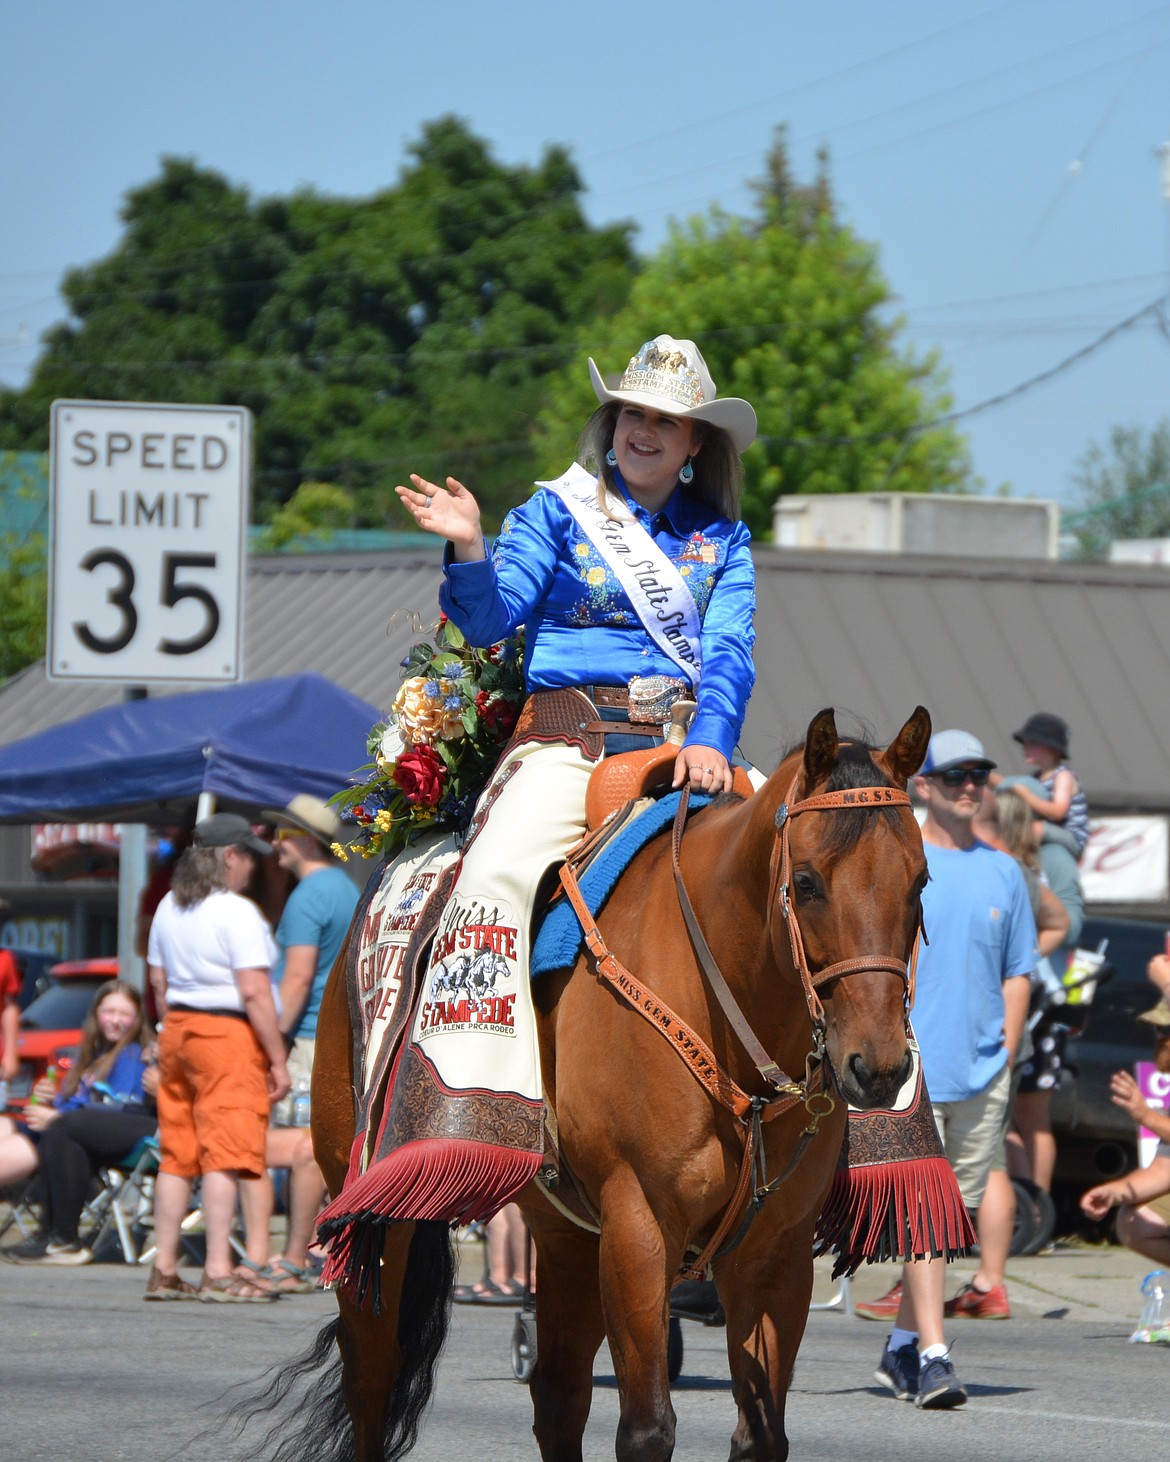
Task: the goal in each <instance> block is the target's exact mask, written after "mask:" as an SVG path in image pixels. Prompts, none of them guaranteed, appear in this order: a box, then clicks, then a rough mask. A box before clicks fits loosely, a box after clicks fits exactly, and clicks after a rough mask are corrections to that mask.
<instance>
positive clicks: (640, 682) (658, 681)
mask: <svg viewBox="0 0 1170 1462" xmlns="http://www.w3.org/2000/svg"><path fill="white" fill-rule="evenodd" d="M686 689H687V687H686V683H685V682H684V681H682V680H676V679H675V678H674V677H673V676H671V675H635V676H634V678H633V679H632V680H631V681H630V686H629V710H628V712H627V714H628V716H629V718H630V720H631V722H634V723H637V724H642V723H646V724H650V723H656V724H657V725H659V726H661V725H663V724H664V723H665V722H666V721H668V720H669V719H670V708H671V707H672V706H673V705H674V703H675V701H676V700H678V699H679V697H680V696H682V695H685V693H686Z"/></svg>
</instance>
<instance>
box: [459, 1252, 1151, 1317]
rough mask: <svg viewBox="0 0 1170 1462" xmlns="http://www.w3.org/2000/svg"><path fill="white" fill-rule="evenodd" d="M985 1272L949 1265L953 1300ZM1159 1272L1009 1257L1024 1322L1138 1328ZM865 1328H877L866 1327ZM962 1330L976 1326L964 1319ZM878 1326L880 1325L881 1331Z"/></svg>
mask: <svg viewBox="0 0 1170 1462" xmlns="http://www.w3.org/2000/svg"><path fill="white" fill-rule="evenodd" d="M483 1264H484V1249H483V1245H482V1243H480V1242H478V1241H477V1240H475V1239H468V1238H465V1237H461V1238H460V1242H459V1276H458V1277H459V1279H460V1281H461V1282H462V1283H464V1284H469V1283H471V1282H473V1281H474V1280H476V1279H478V1278H479V1277H480V1275H481V1274H482V1273H483ZM978 1267H979V1261H978V1259H957V1260H955V1262H954V1263H953V1264H951V1265H949V1266H948V1275H947V1296H948V1298H949V1297H950V1296H951V1295H953V1294H954V1293H955V1291H956V1290H957V1289H958V1288H959V1286H960V1285H961V1284H963V1283H964V1282H965V1281H966V1280H968V1279H970V1278H971V1276H972V1275H973V1274H974V1273H975V1271H976V1269H978ZM1156 1267H1157V1266H1156V1265H1154V1264H1152V1263H1151V1262H1150V1261H1149V1260H1148V1259H1143V1258H1142V1257H1141V1255H1140V1254H1133V1253H1131V1252H1130V1251H1129V1250H1128V1249H1123V1248H1119V1247H1117V1246H1115V1245H1107V1244H1101V1245H1089V1244H1083V1243H1081V1242H1079V1241H1078V1240H1074V1239H1068V1240H1058V1241H1057V1243H1056V1245H1055V1247H1054V1248H1053V1250H1052V1252H1051V1253H1048V1254H1033V1255H1029V1256H1027V1257H1025V1258H1019V1259H1009V1260H1008V1266H1007V1288H1008V1299H1009V1300H1010V1301H1011V1306H1012V1311H1013V1314H1016V1315H1018V1316H1019V1317H1020V1318H1021V1319H1033V1320H1036V1319H1041V1318H1045V1319H1064V1320H1080V1321H1087V1322H1089V1323H1096V1324H1102V1325H1126V1326H1129V1327H1130V1328H1132V1327H1133V1326H1134V1325H1136V1324H1137V1319H1138V1316H1139V1315H1140V1314H1141V1310H1142V1303H1143V1300H1142V1295H1141V1282H1142V1280H1143V1279H1144V1278H1145V1277H1146V1275H1147V1274H1149V1273H1150V1271H1151V1270H1153V1269H1154V1268H1156ZM832 1269H833V1265H832V1261H831V1260H829V1259H817V1260H816V1261H815V1262H814V1265H813V1271H814V1274H815V1282H814V1285H813V1302H814V1304H817V1303H820V1304H823V1303H825V1302H826V1301H828V1300H830V1299H832V1297H833V1295H834V1293H835V1292H836V1289H837V1286H836V1284H834V1282H833V1280H832V1278H831V1275H832ZM898 1273H899V1271H898V1268H897V1267H896V1266H895V1265H892V1264H870V1265H864V1266H863V1267H862V1268H861V1269H859V1270H858V1272H857V1274H856V1275H855V1276H854V1278H853V1280H852V1282H851V1293H852V1298H853V1299H854V1300H855V1301H856V1300H869V1299H874V1298H876V1297H877V1296H878V1295H880V1294H885V1292H886V1290H888V1289H889V1288H890V1286H891V1285H892V1284H893V1282H894V1280H895V1279H896V1278H897V1277H898ZM858 1323H860V1324H866V1323H873V1322H868V1321H862V1320H860V1319H859V1321H858ZM957 1323H958V1324H960V1325H968V1324H971V1323H972V1322H971V1321H968V1320H960V1321H958V1322H957ZM877 1328H878V1327H877V1325H876V1324H875V1325H874V1329H875V1330H876V1329H877Z"/></svg>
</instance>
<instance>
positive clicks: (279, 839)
mask: <svg viewBox="0 0 1170 1462" xmlns="http://www.w3.org/2000/svg"><path fill="white" fill-rule="evenodd" d="M261 815H262V817H263V819H264V821H265V822H267V823H270V824H271V825H272V826H273V827H274V828H275V829H276V832H275V838H274V841H275V844H276V857H277V860H278V862H279V863H280V866H281V867H282V868H283V869H284V870H285V871H286V872H288V873H289V874H291V875H292V876H293V877H294V878H295V879H296V880H297V881H296V886H295V887H294V888H293V891H292V893H291V894H290V895H289V898H288V902H287V903H286V904H285V907H284V912H283V913H282V914H281V917H280V922H279V924H278V925H277V926H276V942H277V945H278V947H279V951H280V953H279V956H278V959H277V963H276V966H275V968H274V970H273V979H274V981H275V982H276V984H277V985H278V987H279V992H280V1000H279V1005H280V1030H281V1034H282V1036H283V1037H284V1040H285V1043H286V1045H287V1046H288V1049H289V1055H288V1069H289V1079H290V1081H291V1082H292V1088H291V1091H290V1094H289V1096H288V1097H286V1098H285V1099H284V1100H283V1101H282V1102H279V1103H278V1104H277V1105H276V1107H274V1109H273V1112H272V1121H271V1125H270V1126H269V1129H268V1142H267V1150H266V1161H267V1168H288V1169H289V1196H288V1236H287V1239H286V1241H285V1246H284V1250H283V1252H282V1253H280V1254H278V1255H276V1256H275V1257H273V1258H272V1259H269V1257H268V1242H269V1229H270V1226H271V1222H272V1213H273V1209H274V1206H275V1203H274V1196H275V1195H274V1193H273V1187H272V1179H271V1178H270V1176H269V1174H268V1171H267V1168H266V1169H265V1171H264V1173H263V1174H261V1176H260V1177H258V1178H256V1179H247V1180H246V1181H245V1182H244V1184H243V1186H242V1188H241V1203H242V1207H243V1211H244V1227H245V1230H246V1232H247V1236H248V1257H249V1260H250V1263H251V1265H254V1266H256V1267H257V1268H258V1269H259V1270H260V1272H261V1273H262V1274H264V1275H265V1276H266V1277H268V1278H270V1282H272V1283H273V1284H275V1285H276V1286H277V1288H279V1289H281V1290H282V1291H286V1292H289V1293H298V1292H301V1291H307V1290H311V1289H315V1288H316V1280H315V1276H314V1274H313V1272H312V1268H311V1265H310V1261H309V1246H310V1244H311V1242H312V1239H313V1233H314V1230H315V1228H316V1219H317V1214H318V1212H319V1211H320V1208H321V1205H322V1202H323V1201H324V1197H325V1179H324V1178H323V1177H322V1176H321V1170H320V1168H319V1167H318V1166H317V1164H316V1161H315V1160H314V1158H313V1142H312V1138H311V1137H310V1136H309V1133H308V1130H307V1127H306V1125H305V1124H307V1122H308V1119H309V1106H308V1093H309V1087H310V1082H311V1078H312V1075H313V1052H314V1049H315V1046H316V1037H317V1013H318V1011H319V1010H320V1008H321V997H322V995H323V994H324V992H325V982H326V981H327V980H328V978H329V971H330V970H331V969H332V968H333V961H334V960H335V959H336V958H337V953H338V950H340V948H341V946H342V944H343V943H344V941H345V936H346V933H347V931H348V929H349V925H350V921H351V920H352V918H353V913H354V909H355V908H356V907H357V899H358V890H357V887H356V885H355V884H354V882H353V880H352V879H351V878H350V877H349V875H348V874H347V873H345V872H344V871H343V870H342V869H341V868H340V866H339V865H338V864H337V862H336V861H335V859H334V857H333V855H332V853H331V852H330V848H331V846H332V845H333V844H334V843H336V842H338V841H339V840H340V838H341V836H342V833H343V831H344V829H343V827H342V823H341V819H340V818H339V817H338V816H337V814H336V813H335V812H333V810H332V809H331V808H329V807H327V806H326V804H325V803H324V802H322V801H320V799H318V798H316V797H311V796H309V795H308V793H301V794H300V795H298V796H296V797H294V798H293V799H292V801H291V802H290V803H289V804H288V806H287V807H286V808H284V809H283V810H282V811H280V812H275V811H270V812H264V813H262V814H261Z"/></svg>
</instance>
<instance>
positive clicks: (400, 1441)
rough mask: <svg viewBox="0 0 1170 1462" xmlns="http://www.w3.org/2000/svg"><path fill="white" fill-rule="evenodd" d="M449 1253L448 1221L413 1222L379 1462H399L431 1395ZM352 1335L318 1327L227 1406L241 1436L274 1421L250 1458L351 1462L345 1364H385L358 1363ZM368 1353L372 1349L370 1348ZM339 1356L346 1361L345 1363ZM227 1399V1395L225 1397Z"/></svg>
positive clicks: (379, 1361) (445, 1312)
mask: <svg viewBox="0 0 1170 1462" xmlns="http://www.w3.org/2000/svg"><path fill="white" fill-rule="evenodd" d="M454 1281H455V1251H454V1246H453V1244H452V1241H451V1231H450V1228H449V1227H448V1225H447V1224H446V1223H440V1222H425V1223H424V1222H419V1223H416V1224H415V1230H414V1236H413V1238H412V1239H411V1243H410V1255H409V1258H408V1261H407V1265H406V1272H405V1275H404V1277H403V1282H402V1299H401V1302H400V1304H399V1307H398V1349H399V1354H400V1357H401V1362H400V1365H399V1367H398V1374H397V1375H396V1376H395V1378H394V1385H393V1389H392V1391H391V1393H390V1399H389V1404H388V1406H387V1408H386V1418H385V1426H384V1433H383V1452H382V1456H383V1458H384V1459H385V1462H398V1459H399V1458H402V1457H405V1456H406V1454H407V1453H408V1452H410V1451H411V1450H412V1449H413V1447H414V1445H415V1443H416V1442H417V1441H418V1433H419V1428H420V1427H421V1425H422V1420H423V1416H424V1415H425V1413H426V1410H427V1407H428V1406H429V1405H430V1401H431V1396H432V1394H433V1392H434V1389H435V1371H436V1369H437V1367H438V1363H439V1357H440V1355H441V1354H442V1351H443V1347H444V1345H445V1344H446V1341H447V1331H448V1328H449V1325H450V1320H451V1291H452V1287H453V1285H454ZM357 1343H358V1342H357V1337H356V1336H355V1335H354V1334H351V1333H349V1332H348V1331H347V1330H346V1328H345V1326H344V1324H343V1321H342V1319H341V1317H340V1316H339V1317H338V1318H337V1319H334V1320H331V1321H330V1322H329V1323H328V1324H327V1325H324V1326H322V1327H321V1329H320V1331H319V1332H318V1334H317V1337H316V1339H315V1340H314V1341H313V1343H312V1344H311V1345H310V1346H309V1347H308V1349H307V1350H306V1351H304V1352H303V1353H302V1354H301V1355H299V1356H297V1357H296V1359H295V1360H292V1361H289V1362H288V1363H287V1364H285V1365H284V1366H282V1367H281V1368H280V1369H279V1370H276V1371H274V1372H273V1371H270V1372H268V1373H267V1374H266V1375H265V1376H264V1377H262V1378H261V1381H260V1384H259V1386H258V1387H257V1389H255V1390H250V1391H249V1392H248V1393H247V1394H245V1395H244V1397H243V1399H242V1401H240V1402H239V1403H237V1404H236V1405H234V1406H233V1407H232V1411H231V1416H230V1418H229V1420H230V1424H231V1425H232V1428H233V1430H234V1431H235V1434H236V1435H237V1436H239V1435H240V1434H241V1433H242V1432H243V1430H244V1428H245V1427H247V1426H248V1425H249V1424H250V1423H252V1422H257V1421H260V1420H262V1419H263V1418H268V1417H271V1418H273V1420H272V1421H271V1424H270V1426H269V1428H268V1430H267V1432H266V1433H265V1435H264V1436H263V1437H262V1438H260V1440H259V1442H258V1443H257V1444H256V1445H255V1446H254V1447H252V1448H251V1449H250V1451H249V1452H248V1454H247V1455H248V1456H249V1457H252V1458H255V1459H257V1462H259V1459H264V1462H305V1459H306V1458H309V1457H311V1458H313V1459H314V1462H356V1458H357V1453H356V1450H355V1442H354V1432H353V1427H352V1425H351V1422H350V1416H349V1410H348V1407H347V1405H346V1400H345V1390H344V1388H343V1385H342V1378H343V1369H344V1363H345V1362H348V1363H349V1364H350V1365H351V1366H357V1365H358V1364H359V1363H360V1364H363V1365H366V1366H377V1365H384V1364H385V1363H386V1360H385V1357H384V1355H382V1354H378V1353H372V1354H368V1355H365V1356H364V1357H362V1358H361V1360H360V1362H359V1358H358V1356H357V1355H356V1354H352V1353H351V1351H352V1349H353V1348H354V1347H356V1345H357ZM371 1350H373V1347H371ZM343 1354H344V1362H343ZM229 1394H230V1393H229Z"/></svg>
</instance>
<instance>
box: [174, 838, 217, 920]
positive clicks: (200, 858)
mask: <svg viewBox="0 0 1170 1462" xmlns="http://www.w3.org/2000/svg"><path fill="white" fill-rule="evenodd" d="M221 888H227V869H226V868H225V867H224V866H223V849H222V848H188V849H187V851H186V852H185V853H184V854H183V856H182V857H181V858H180V859H179V861H178V863H177V864H176V865H175V871H174V873H173V874H172V875H171V893H172V894H173V896H174V900H175V903H177V904H178V906H179V908H181V909H190V908H193V907H194V906H195V905H196V904H201V903H202V902H203V900H204V899H205V898H206V897H207V896H208V894H212V893H215V891H216V890H217V889H221Z"/></svg>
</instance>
